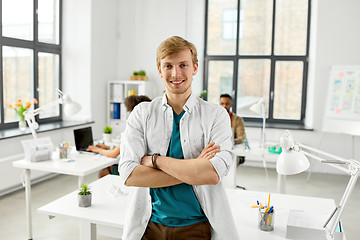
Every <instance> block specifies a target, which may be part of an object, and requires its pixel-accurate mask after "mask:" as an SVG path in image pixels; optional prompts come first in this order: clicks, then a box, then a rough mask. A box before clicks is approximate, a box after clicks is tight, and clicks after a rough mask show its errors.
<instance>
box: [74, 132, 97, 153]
mask: <svg viewBox="0 0 360 240" xmlns="http://www.w3.org/2000/svg"><path fill="white" fill-rule="evenodd" d="M74 138H75V146H76V150H77V151H86V149H87V148H88V146H89V145H93V143H94V141H93V136H92V130H91V127H86V128H80V129H75V130H74Z"/></svg>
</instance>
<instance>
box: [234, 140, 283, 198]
mask: <svg viewBox="0 0 360 240" xmlns="http://www.w3.org/2000/svg"><path fill="white" fill-rule="evenodd" d="M274 145H275V144H274ZM233 153H234V154H235V156H240V157H245V163H246V160H248V161H252V162H262V163H263V166H264V168H265V174H266V179H268V172H267V163H271V164H276V162H277V159H278V157H279V154H275V153H270V152H269V151H268V149H267V148H259V145H258V144H257V143H254V144H253V145H251V148H250V149H249V150H244V146H243V145H242V144H239V145H235V146H234V148H233ZM233 171H234V170H233ZM235 171H236V168H235ZM277 180H278V181H277V188H278V192H279V193H283V192H285V184H282V183H283V182H284V181H285V180H286V176H284V175H280V174H278V179H277Z"/></svg>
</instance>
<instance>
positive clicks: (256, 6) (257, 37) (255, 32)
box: [239, 0, 273, 55]
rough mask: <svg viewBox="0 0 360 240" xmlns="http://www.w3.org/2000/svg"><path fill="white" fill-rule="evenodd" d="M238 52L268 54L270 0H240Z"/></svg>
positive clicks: (269, 52)
mask: <svg viewBox="0 0 360 240" xmlns="http://www.w3.org/2000/svg"><path fill="white" fill-rule="evenodd" d="M240 4H241V6H240V7H241V11H240V14H241V16H240V20H241V21H240V33H241V34H240V36H241V37H240V38H239V54H241V55H251V54H257V55H270V54H271V34H272V33H271V31H272V11H273V1H272V0H241V1H240Z"/></svg>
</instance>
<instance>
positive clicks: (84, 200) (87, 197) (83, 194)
mask: <svg viewBox="0 0 360 240" xmlns="http://www.w3.org/2000/svg"><path fill="white" fill-rule="evenodd" d="M91 196H92V194H91V192H90V189H89V187H88V185H86V184H82V185H81V186H80V189H79V195H78V199H79V207H90V206H91Z"/></svg>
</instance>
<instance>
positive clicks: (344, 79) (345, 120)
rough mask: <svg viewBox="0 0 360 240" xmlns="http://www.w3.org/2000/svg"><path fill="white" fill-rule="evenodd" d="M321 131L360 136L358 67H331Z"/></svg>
mask: <svg viewBox="0 0 360 240" xmlns="http://www.w3.org/2000/svg"><path fill="white" fill-rule="evenodd" d="M322 130H323V131H327V132H336V133H347V134H351V135H360V66H333V67H332V68H331V70H330V76H329V87H328V95H327V101H326V108H325V114H324V120H323V129H322Z"/></svg>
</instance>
